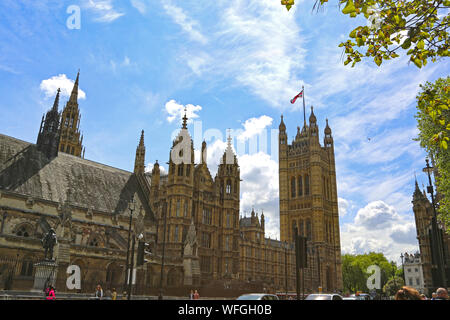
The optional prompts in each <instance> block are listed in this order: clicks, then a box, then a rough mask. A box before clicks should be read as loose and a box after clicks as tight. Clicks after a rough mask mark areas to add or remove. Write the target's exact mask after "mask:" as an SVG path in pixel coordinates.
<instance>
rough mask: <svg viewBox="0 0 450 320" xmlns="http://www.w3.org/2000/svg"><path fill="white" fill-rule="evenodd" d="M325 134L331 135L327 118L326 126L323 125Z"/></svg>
mask: <svg viewBox="0 0 450 320" xmlns="http://www.w3.org/2000/svg"><path fill="white" fill-rule="evenodd" d="M325 134H326V135H331V128H330V126H329V125H328V119H327V126H326V127H325Z"/></svg>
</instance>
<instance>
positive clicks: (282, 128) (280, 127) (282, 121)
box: [279, 115, 286, 131]
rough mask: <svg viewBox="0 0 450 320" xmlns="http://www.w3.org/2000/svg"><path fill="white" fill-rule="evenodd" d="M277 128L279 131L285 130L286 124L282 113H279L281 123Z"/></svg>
mask: <svg viewBox="0 0 450 320" xmlns="http://www.w3.org/2000/svg"><path fill="white" fill-rule="evenodd" d="M279 129H280V131H286V125H285V124H284V120H283V115H281V123H280V126H279Z"/></svg>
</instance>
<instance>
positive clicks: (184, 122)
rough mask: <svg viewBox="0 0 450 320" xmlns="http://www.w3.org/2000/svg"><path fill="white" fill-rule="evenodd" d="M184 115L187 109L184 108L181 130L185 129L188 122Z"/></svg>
mask: <svg viewBox="0 0 450 320" xmlns="http://www.w3.org/2000/svg"><path fill="white" fill-rule="evenodd" d="M186 113H187V109H186V108H184V117H183V127H182V129H187V121H188V118H187V116H186Z"/></svg>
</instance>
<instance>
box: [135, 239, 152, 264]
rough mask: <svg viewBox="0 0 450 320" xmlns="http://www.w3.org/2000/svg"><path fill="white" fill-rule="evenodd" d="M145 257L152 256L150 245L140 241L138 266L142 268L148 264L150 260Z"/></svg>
mask: <svg viewBox="0 0 450 320" xmlns="http://www.w3.org/2000/svg"><path fill="white" fill-rule="evenodd" d="M145 255H152V252H151V250H150V244H149V243H146V242H144V241H139V243H138V252H137V261H136V266H142V265H143V264H144V263H146V262H148V260H147V259H145Z"/></svg>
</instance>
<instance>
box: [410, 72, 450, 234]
mask: <svg viewBox="0 0 450 320" xmlns="http://www.w3.org/2000/svg"><path fill="white" fill-rule="evenodd" d="M421 88H422V91H421V92H420V93H419V95H418V96H417V101H418V103H417V110H418V112H417V114H416V119H417V123H418V125H417V126H418V128H419V136H418V138H417V139H416V140H418V141H420V145H421V146H422V147H423V148H425V149H426V151H427V152H428V154H429V155H430V156H431V157H432V158H433V160H434V162H435V166H436V168H437V169H438V174H437V175H436V177H435V180H436V186H437V191H438V193H439V197H438V199H437V200H438V202H439V208H438V212H439V219H440V220H441V221H442V222H444V223H445V226H446V230H447V232H450V214H449V212H450V149H448V141H449V137H448V133H449V131H450V110H449V105H450V77H447V78H440V79H438V80H436V82H434V83H430V82H427V83H426V84H425V85H423V86H421ZM436 142H439V143H436Z"/></svg>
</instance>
